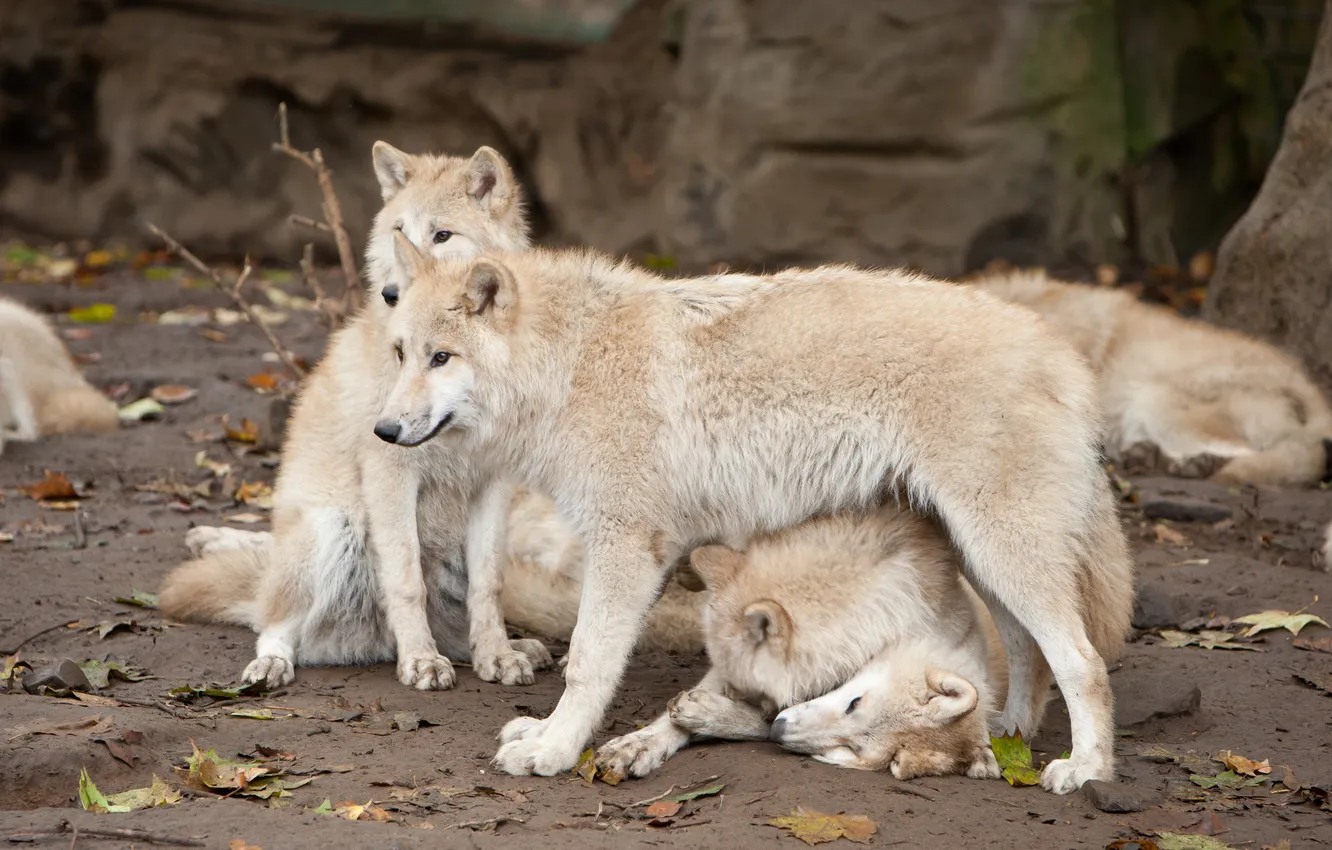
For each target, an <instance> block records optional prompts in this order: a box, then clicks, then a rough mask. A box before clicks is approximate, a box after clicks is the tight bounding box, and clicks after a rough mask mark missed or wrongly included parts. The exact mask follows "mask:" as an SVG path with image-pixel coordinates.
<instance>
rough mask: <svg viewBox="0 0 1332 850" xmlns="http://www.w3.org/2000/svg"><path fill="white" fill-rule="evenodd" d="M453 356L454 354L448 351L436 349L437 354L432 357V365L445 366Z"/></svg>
mask: <svg viewBox="0 0 1332 850" xmlns="http://www.w3.org/2000/svg"><path fill="white" fill-rule="evenodd" d="M452 356H453V355H452V354H450V353H448V352H447V351H436V352H435V356H434V357H431V358H430V365H431V366H443V365H444V364H445V363H448V362H449V358H450V357H452Z"/></svg>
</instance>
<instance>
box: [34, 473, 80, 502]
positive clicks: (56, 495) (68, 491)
mask: <svg viewBox="0 0 1332 850" xmlns="http://www.w3.org/2000/svg"><path fill="white" fill-rule="evenodd" d="M19 491H20V492H23V493H27V494H28V495H29V496H30V497H32V498H33V499H34V500H35V501H38V502H45V501H49V500H53V499H55V500H60V499H77V498H79V493H78V491H77V490H75V489H74V483H73V482H72V481H70V480H69V478H68V477H67V476H66V475H65V474H64V473H63V472H51V471H50V470H49V469H48V470H47V471H46V477H45V478H44V479H42V480H41V481H38V482H37V483H36V484H31V485H29V486H27V487H20V488H19Z"/></svg>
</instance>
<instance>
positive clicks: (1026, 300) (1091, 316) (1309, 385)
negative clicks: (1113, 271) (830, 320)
mask: <svg viewBox="0 0 1332 850" xmlns="http://www.w3.org/2000/svg"><path fill="white" fill-rule="evenodd" d="M969 283H970V285H971V286H973V287H975V288H977V289H981V290H983V291H985V292H988V293H990V294H992V295H996V296H998V297H1000V298H1002V299H1004V300H1005V301H1009V302H1011V303H1014V304H1021V305H1023V306H1024V307H1029V308H1031V309H1032V310H1035V311H1036V312H1037V313H1039V314H1040V315H1041V317H1042V318H1043V319H1045V321H1046V322H1047V323H1049V325H1050V327H1051V328H1053V329H1054V330H1055V332H1056V333H1059V334H1060V335H1062V336H1063V337H1064V338H1065V339H1067V340H1068V341H1069V342H1071V343H1072V344H1073V346H1074V347H1075V348H1077V349H1078V351H1080V352H1081V353H1082V355H1083V356H1084V357H1086V358H1087V359H1088V361H1090V363H1091V366H1092V369H1093V371H1095V373H1096V377H1097V382H1098V384H1099V385H1100V392H1101V404H1102V406H1103V408H1104V410H1105V413H1106V415H1107V417H1108V418H1109V425H1110V428H1109V433H1108V434H1107V438H1106V450H1107V454H1108V455H1110V456H1111V457H1112V459H1115V460H1122V461H1124V462H1126V463H1128V464H1140V463H1144V462H1145V463H1147V464H1148V465H1150V466H1155V465H1157V463H1158V462H1160V461H1164V463H1163V464H1162V465H1163V466H1164V467H1165V469H1166V471H1168V472H1170V473H1172V474H1176V475H1183V476H1187V477H1191V478H1205V477H1211V478H1212V479H1213V480H1215V481H1220V482H1224V483H1234V484H1244V483H1250V484H1312V483H1315V482H1317V481H1318V480H1319V479H1320V478H1324V477H1325V476H1327V475H1328V473H1329V469H1328V452H1327V451H1326V448H1325V441H1327V440H1328V439H1329V438H1332V407H1329V405H1328V402H1327V400H1326V399H1325V398H1324V397H1323V394H1322V393H1321V392H1319V390H1318V388H1317V387H1315V386H1314V384H1313V382H1312V381H1310V380H1309V377H1308V376H1307V375H1306V374H1305V371H1304V369H1303V367H1302V366H1301V365H1300V363H1299V362H1298V361H1297V360H1296V359H1295V358H1293V357H1291V356H1289V355H1287V354H1285V353H1284V352H1282V351H1280V350H1278V349H1277V348H1275V347H1274V346H1272V345H1269V344H1267V343H1265V342H1262V341H1260V340H1257V339H1253V338H1251V337H1247V336H1245V335H1243V334H1240V333H1238V332H1236V331H1232V330H1226V329H1223V328H1218V327H1215V326H1212V325H1208V324H1206V323H1204V322H1201V321H1194V320H1190V319H1185V318H1182V317H1180V316H1178V315H1176V314H1174V313H1172V312H1170V311H1169V310H1167V309H1165V308H1163V307H1157V306H1154V305H1151V304H1145V303H1143V302H1141V301H1139V300H1138V299H1137V298H1134V297H1133V295H1132V294H1130V293H1128V292H1125V291H1123V290H1119V289H1107V288H1102V287H1093V286H1083V285H1078V284H1070V283H1063V282H1060V281H1056V280H1051V279H1050V278H1048V277H1046V276H1045V275H1044V274H1043V273H1041V272H1014V273H1008V274H999V275H985V276H982V277H979V278H977V279H975V280H972V281H970V282H969ZM1158 454H1159V456H1160V457H1159V458H1158V457H1157V455H1158Z"/></svg>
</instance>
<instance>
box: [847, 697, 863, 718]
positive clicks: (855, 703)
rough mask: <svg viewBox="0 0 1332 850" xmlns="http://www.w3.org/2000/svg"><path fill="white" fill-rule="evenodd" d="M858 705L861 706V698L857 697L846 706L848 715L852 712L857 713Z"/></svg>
mask: <svg viewBox="0 0 1332 850" xmlns="http://www.w3.org/2000/svg"><path fill="white" fill-rule="evenodd" d="M858 705H860V697H856V698H855V699H853V700H851V701H850V702H849V703H847V704H846V713H847V714H850V713H851V712H853V711H855V710H856V706H858Z"/></svg>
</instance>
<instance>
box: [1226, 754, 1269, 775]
mask: <svg viewBox="0 0 1332 850" xmlns="http://www.w3.org/2000/svg"><path fill="white" fill-rule="evenodd" d="M1216 760H1217V761H1219V762H1221V763H1222V764H1224V765H1225V766H1226V767H1228V768H1230V769H1231V770H1233V771H1235V772H1236V773H1238V774H1240V775H1241V776H1257V775H1258V774H1260V773H1271V772H1272V765H1271V764H1269V763H1268V761H1267V759H1263V760H1262V761H1254V760H1253V759H1249V758H1245V757H1244V756H1237V755H1233V754H1232V753H1231V752H1230V750H1222V751H1221V752H1219V753H1217V754H1216Z"/></svg>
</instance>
